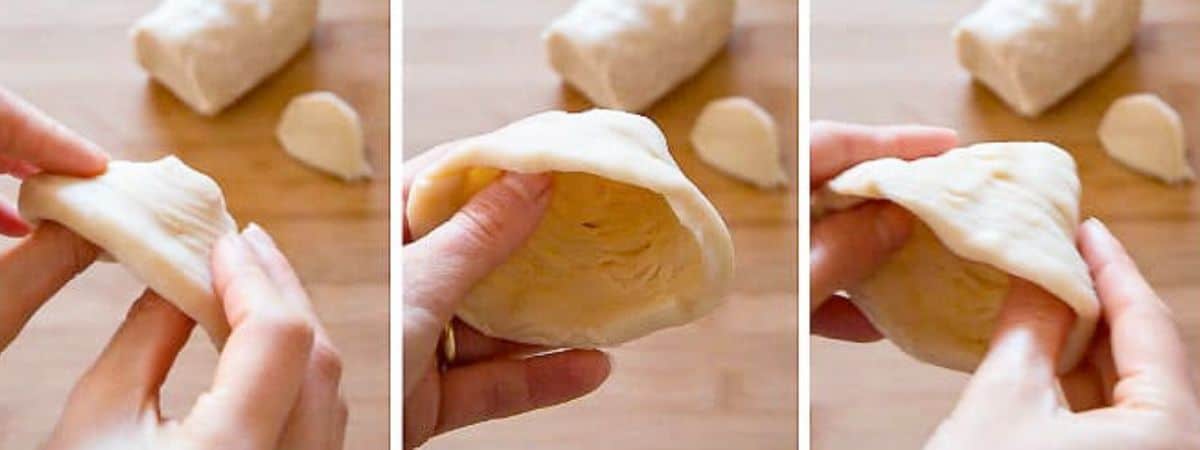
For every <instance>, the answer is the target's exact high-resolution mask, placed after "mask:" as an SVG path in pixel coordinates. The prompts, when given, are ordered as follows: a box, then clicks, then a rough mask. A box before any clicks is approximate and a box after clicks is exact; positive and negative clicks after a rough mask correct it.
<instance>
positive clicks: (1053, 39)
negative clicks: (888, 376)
mask: <svg viewBox="0 0 1200 450" xmlns="http://www.w3.org/2000/svg"><path fill="white" fill-rule="evenodd" d="M1141 14H1142V0H987V1H986V2H984V3H983V6H981V7H980V8H979V9H978V10H976V11H975V12H973V13H971V15H969V16H967V17H965V18H963V19H962V21H960V22H959V23H958V25H957V26H956V27H955V28H954V44H955V47H956V48H957V52H958V61H959V64H961V65H962V66H963V67H964V68H965V69H967V70H968V71H970V72H971V75H972V76H974V77H975V78H976V79H978V80H979V81H980V82H982V83H983V84H985V85H987V87H989V88H991V89H992V91H993V92H995V93H996V95H997V96H999V97H1000V98H1001V99H1002V100H1004V101H1005V102H1007V103H1008V104H1009V106H1011V107H1012V108H1013V109H1014V110H1016V111H1017V113H1019V114H1021V115H1023V116H1027V117H1036V116H1038V115H1039V114H1041V113H1042V112H1043V111H1045V110H1046V109H1047V108H1049V107H1051V106H1053V105H1054V104H1055V103H1058V102H1059V101H1060V100H1062V99H1063V98H1064V97H1066V96H1067V95H1069V94H1070V93H1071V92H1073V91H1074V90H1075V89H1076V88H1078V87H1079V86H1081V85H1083V84H1084V82H1086V81H1087V80H1088V79H1090V78H1092V77H1094V76H1096V75H1097V74H1099V73H1100V72H1102V71H1104V69H1105V68H1106V67H1108V65H1109V64H1110V63H1112V61H1113V60H1114V59H1116V58H1117V56H1118V55H1120V54H1121V52H1122V51H1124V50H1125V48H1126V47H1129V43H1130V42H1132V41H1133V36H1134V34H1135V33H1136V31H1137V28H1138V23H1139V21H1140V19H1141Z"/></svg>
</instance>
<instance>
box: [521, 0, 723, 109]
mask: <svg viewBox="0 0 1200 450" xmlns="http://www.w3.org/2000/svg"><path fill="white" fill-rule="evenodd" d="M735 6H736V5H735V3H734V0H580V1H579V2H578V3H576V4H575V6H574V7H573V8H571V10H570V11H569V12H567V13H566V14H564V15H563V16H562V17H559V18H558V19H556V20H555V21H554V22H553V23H551V24H550V26H549V27H547V28H546V31H545V32H544V33H543V34H542V39H543V40H544V41H545V42H546V53H547V55H548V56H549V59H550V65H551V66H553V67H554V70H555V71H557V72H558V73H559V75H561V76H562V78H563V79H564V80H566V82H567V83H570V84H571V85H572V86H574V87H575V89H578V90H579V91H580V92H582V93H583V94H584V95H585V96H587V98H588V99H590V100H591V101H592V103H594V104H595V105H596V106H599V107H602V108H611V109H620V110H624V111H630V112H638V111H642V110H644V109H646V108H648V107H650V105H651V104H653V103H654V102H655V101H657V100H658V99H659V98H661V97H662V96H664V95H666V94H667V93H668V92H670V91H671V90H672V89H674V88H675V86H677V85H679V83H681V82H683V81H684V80H686V79H688V78H690V77H691V76H692V75H694V74H696V72H699V71H700V69H701V68H702V67H704V65H705V64H706V63H707V62H708V61H709V60H710V59H712V58H713V56H715V55H716V54H717V52H719V51H720V50H721V48H722V47H724V46H725V41H726V40H728V39H729V34H730V32H731V31H732V29H733V14H734V7H735Z"/></svg>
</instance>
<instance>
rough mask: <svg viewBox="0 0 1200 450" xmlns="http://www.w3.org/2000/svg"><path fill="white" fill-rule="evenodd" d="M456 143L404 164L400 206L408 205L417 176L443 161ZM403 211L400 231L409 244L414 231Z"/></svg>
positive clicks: (442, 146)
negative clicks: (440, 160)
mask: <svg viewBox="0 0 1200 450" xmlns="http://www.w3.org/2000/svg"><path fill="white" fill-rule="evenodd" d="M456 143H457V142H449V143H445V144H442V145H439V146H437V147H434V148H432V149H430V150H428V151H426V152H425V153H421V154H420V155H417V156H416V157H414V158H412V159H409V160H408V161H404V164H403V166H404V167H403V170H404V184H403V185H402V186H401V188H400V204H401V205H407V204H408V191H409V189H410V188H411V187H412V183H413V180H416V179H417V176H418V175H420V174H421V172H423V171H424V170H425V169H426V168H428V167H429V165H430V164H433V162H434V161H437V160H439V159H442V157H443V156H445V155H446V153H448V152H449V151H450V149H451V148H452V147H454V144H456ZM401 211H402V213H401V214H400V229H401V230H402V232H403V233H404V235H403V239H404V240H403V241H402V242H403V243H404V244H407V243H409V242H411V241H412V231H411V230H409V228H408V214H407V212H404V209H403V208H402V209H401Z"/></svg>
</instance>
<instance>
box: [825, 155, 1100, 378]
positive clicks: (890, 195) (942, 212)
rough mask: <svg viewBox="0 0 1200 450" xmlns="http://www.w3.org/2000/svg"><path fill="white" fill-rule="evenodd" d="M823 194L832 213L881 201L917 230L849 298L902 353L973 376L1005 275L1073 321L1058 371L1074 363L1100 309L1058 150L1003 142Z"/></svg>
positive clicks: (857, 174) (883, 172) (869, 170)
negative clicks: (1032, 287) (904, 214)
mask: <svg viewBox="0 0 1200 450" xmlns="http://www.w3.org/2000/svg"><path fill="white" fill-rule="evenodd" d="M947 174H952V175H951V176H947ZM826 189H827V190H826V191H825V192H822V193H821V196H822V197H820V200H819V201H820V202H822V203H825V204H826V205H833V208H834V209H843V208H847V207H850V206H852V205H853V204H855V203H857V202H861V201H863V200H864V199H884V200H890V201H892V202H895V203H897V204H899V205H900V206H902V207H904V208H905V209H907V210H909V211H910V212H912V213H913V214H914V215H916V217H917V218H919V219H920V220H919V222H920V224H918V225H917V226H916V227H915V231H914V232H913V234H912V235H911V237H910V238H909V240H908V242H907V244H905V246H904V247H903V248H902V249H901V250H900V251H899V252H898V253H896V254H895V255H894V256H893V257H892V258H891V259H890V260H889V261H888V262H887V263H886V264H885V265H884V266H883V267H882V268H880V269H879V270H878V271H877V272H876V273H875V274H874V275H872V276H871V277H870V278H869V279H868V280H867V281H866V282H864V283H862V284H861V285H860V286H858V287H857V288H855V289H853V290H851V291H850V295H851V299H852V300H853V301H854V303H855V304H856V305H857V306H858V307H859V308H860V309H861V310H862V311H863V312H864V314H866V316H867V317H868V318H869V319H870V320H871V323H872V324H874V325H875V326H876V327H877V328H878V329H879V330H880V331H881V332H883V333H884V334H885V335H886V336H887V337H888V339H889V340H891V341H892V342H893V343H895V344H896V345H897V346H898V347H900V348H901V349H902V350H904V351H905V352H907V353H909V354H911V355H913V356H914V357H916V358H918V359H920V360H923V361H926V362H929V363H932V364H936V365H939V366H943V367H947V368H950V369H955V370H960V371H967V372H970V371H973V370H974V368H975V367H976V366H977V365H978V364H979V362H980V361H981V360H982V358H983V356H984V355H985V354H986V352H987V346H988V342H989V339H990V337H991V335H992V330H993V327H994V324H995V320H996V317H997V314H998V312H999V310H1000V307H1001V305H1002V303H1003V300H1004V298H1005V296H1006V295H1007V293H1008V290H1009V289H1008V288H1009V284H1010V282H1009V277H1008V275H1010V274H1011V275H1014V276H1017V277H1020V278H1023V279H1026V280H1029V281H1031V282H1033V283H1035V284H1037V285H1039V286H1041V287H1042V288H1043V289H1045V290H1046V291H1048V292H1050V293H1051V294H1054V295H1055V296H1056V297H1058V299H1059V300H1061V301H1063V302H1064V303H1066V304H1067V305H1068V306H1070V307H1071V309H1072V310H1074V311H1075V314H1076V319H1075V322H1074V325H1073V327H1072V329H1071V331H1070V334H1069V335H1068V340H1067V343H1066V345H1065V347H1064V349H1063V352H1062V354H1061V359H1060V360H1059V370H1060V371H1065V370H1068V369H1070V368H1072V367H1074V366H1075V364H1076V363H1077V362H1078V361H1079V359H1080V358H1081V357H1082V356H1083V354H1084V352H1085V351H1086V349H1087V345H1088V342H1089V341H1090V340H1091V336H1092V334H1093V332H1094V330H1095V327H1096V322H1097V320H1098V319H1099V301H1098V300H1097V297H1096V293H1095V290H1094V289H1093V286H1092V281H1091V277H1090V275H1089V273H1088V267H1087V264H1086V263H1085V262H1084V261H1083V258H1082V256H1080V254H1079V252H1078V251H1077V250H1076V248H1075V233H1076V229H1077V227H1078V224H1079V196H1080V183H1079V178H1078V176H1077V175H1076V173H1075V162H1074V160H1072V159H1071V156H1070V155H1069V154H1067V153H1066V152H1065V151H1063V150H1062V149H1060V148H1058V147H1056V146H1054V145H1051V144H1047V143H1035V142H1003V143H986V144H978V145H973V146H970V147H965V148H960V149H956V150H951V151H949V152H947V153H945V154H943V155H941V156H937V157H930V158H923V159H919V160H915V161H902V160H899V159H894V158H889V159H880V160H874V161H869V162H865V163H862V164H860V165H858V166H855V167H853V168H851V169H850V170H848V171H846V172H844V173H842V174H841V175H839V176H838V177H837V178H835V179H834V180H833V181H831V182H830V183H829V184H828V185H827V187H826Z"/></svg>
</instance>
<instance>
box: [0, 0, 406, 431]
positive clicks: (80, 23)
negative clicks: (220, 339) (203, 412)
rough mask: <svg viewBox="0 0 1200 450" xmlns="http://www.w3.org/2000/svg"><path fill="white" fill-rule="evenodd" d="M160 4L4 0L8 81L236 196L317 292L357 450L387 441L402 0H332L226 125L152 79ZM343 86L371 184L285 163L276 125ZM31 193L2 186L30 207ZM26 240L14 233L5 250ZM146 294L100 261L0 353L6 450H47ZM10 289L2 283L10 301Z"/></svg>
mask: <svg viewBox="0 0 1200 450" xmlns="http://www.w3.org/2000/svg"><path fill="white" fill-rule="evenodd" d="M156 3H157V2H156V0H136V1H134V0H106V1H87V2H78V1H73V0H46V1H36V2H31V1H22V0H0V10H3V11H4V13H3V14H0V85H3V86H5V87H7V88H9V89H11V90H13V91H14V92H16V93H17V94H19V95H21V96H23V97H24V98H26V99H28V100H29V101H30V102H32V103H34V104H35V105H37V106H39V107H41V108H42V109H43V110H45V111H46V112H48V113H49V114H50V115H51V116H53V117H55V118H57V119H59V120H60V121H62V122H63V123H65V124H66V125H68V126H70V127H72V128H74V129H75V130H77V131H79V132H80V133H81V134H83V135H85V136H87V137H90V138H91V139H93V140H95V141H96V142H98V143H99V144H100V145H102V146H103V147H104V148H106V149H107V150H108V151H109V152H111V153H112V154H113V155H114V156H115V157H116V158H121V159H134V160H149V159H157V158H159V157H162V156H165V155H168V154H172V153H173V154H175V155H178V156H179V157H180V158H181V159H183V160H184V161H185V162H187V163H188V164H190V165H192V166H193V167H195V168H197V169H198V170H200V171H202V172H205V173H207V174H209V175H211V176H212V177H213V178H214V179H216V181H217V182H218V183H219V184H220V185H221V187H222V188H223V189H224V192H225V195H226V198H227V199H228V203H229V207H230V210H231V212H232V213H233V215H234V216H235V217H236V218H237V219H238V221H239V223H240V224H243V225H244V224H246V223H249V222H251V221H253V222H257V223H259V224H261V225H262V226H263V227H264V228H266V229H267V231H268V232H271V233H272V234H273V235H274V236H275V238H276V240H277V241H278V242H279V245H280V246H281V247H282V249H283V251H284V253H286V254H287V255H288V256H289V257H290V258H291V261H292V263H293V265H294V266H295V268H296V269H297V271H298V272H299V275H300V277H301V279H302V280H303V281H304V283H305V285H306V286H307V288H308V290H309V293H310V294H311V296H312V300H313V302H314V303H315V304H316V308H317V310H318V313H319V314H320V316H321V318H322V319H323V321H324V322H325V324H326V325H327V327H328V328H329V331H330V333H331V335H332V338H333V340H334V342H335V343H336V344H337V346H338V347H339V348H340V350H341V351H342V354H343V357H344V363H345V371H344V380H343V390H344V392H345V395H346V397H347V399H348V402H349V405H350V422H349V429H348V431H347V442H346V448H351V449H377V448H387V442H388V435H389V433H388V296H389V295H388V264H389V262H388V209H389V198H388V183H389V177H388V170H387V168H388V148H389V132H388V124H389V111H388V97H389V95H388V89H389V85H388V83H389V80H388V78H389V77H388V72H389V67H388V42H389V41H388V2H386V1H379V0H340V1H336V2H332V1H327V2H322V3H323V5H322V10H321V14H320V24H319V25H318V29H317V31H316V35H315V38H314V40H313V41H312V45H311V46H310V47H309V48H307V49H305V50H304V51H303V53H302V54H301V55H300V56H299V57H298V58H297V59H295V60H293V61H291V62H290V63H289V64H288V65H287V66H286V67H285V68H284V69H283V70H282V71H281V72H280V73H279V74H277V75H276V76H274V77H272V78H270V79H269V80H267V81H266V82H265V83H264V84H262V85H261V86H260V87H259V88H258V89H256V90H255V91H253V92H252V93H251V94H250V95H249V96H248V97H245V98H244V99H243V100H242V101H241V102H239V103H238V104H236V105H235V106H234V107H232V108H231V109H229V110H227V111H226V112H224V113H223V114H222V115H220V116H218V117H216V118H213V119H206V118H203V117H201V116H199V115H197V114H194V113H192V112H191V111H190V110H189V109H187V108H186V107H185V106H184V105H183V104H182V103H180V102H179V101H177V100H176V99H175V98H174V97H173V96H172V95H170V94H169V93H168V92H167V91H166V90H164V89H163V88H161V87H159V86H158V85H156V84H153V83H151V82H149V81H148V80H147V77H146V76H145V75H144V73H143V72H142V71H141V70H140V68H139V67H138V66H137V64H136V63H135V62H134V60H133V56H132V49H131V47H130V44H129V40H128V38H127V29H128V28H129V26H130V25H131V24H132V23H133V21H134V20H136V19H137V18H138V17H140V16H141V15H143V14H145V13H146V12H148V11H149V10H151V9H152V7H153V6H154V5H155V4H156ZM312 90H331V91H334V92H336V93H338V94H339V95H341V96H342V97H343V98H345V99H346V100H347V101H348V102H350V103H351V104H352V105H354V107H355V108H356V109H357V110H358V112H359V113H360V114H361V116H362V118H363V121H364V124H365V127H366V138H367V145H368V147H369V149H370V156H369V159H370V161H371V163H372V164H373V165H374V166H375V168H376V175H377V176H376V178H375V179H374V180H372V181H371V182H367V183H358V184H343V183H341V182H339V181H337V180H335V179H333V178H331V177H328V176H324V175H321V174H319V173H317V172H314V171H312V170H310V169H308V168H306V167H304V166H302V165H300V164H299V163H298V162H296V161H294V160H293V159H291V158H290V157H288V156H287V155H285V154H284V153H283V150H282V149H281V148H280V147H279V145H278V144H277V143H276V141H275V138H274V128H275V124H276V121H277V120H278V117H279V115H280V113H281V112H282V110H283V107H284V106H285V104H286V103H287V101H288V100H289V99H291V98H292V97H293V96H295V95H297V94H301V93H304V92H308V91H312ZM16 186H17V184H16V182H15V181H13V180H11V179H3V180H0V197H3V198H6V199H8V200H15V198H16V197H15V194H16ZM13 242H14V241H12V240H9V239H4V238H0V250H2V249H5V248H8V247H10V246H11V245H12V244H13ZM142 288H143V285H142V284H141V283H138V282H137V281H136V280H135V279H133V278H132V277H131V276H130V275H129V274H128V273H127V272H126V271H125V270H123V269H122V268H120V267H118V266H115V265H108V264H104V265H97V266H94V267H93V268H92V269H91V270H89V271H88V272H87V273H86V274H84V275H83V276H81V277H80V278H79V279H77V280H75V281H74V282H73V283H72V284H70V285H69V286H68V287H67V288H66V289H65V290H64V291H62V292H61V293H60V294H59V295H57V296H56V297H55V298H53V299H52V300H51V302H50V303H49V304H48V305H47V306H45V307H44V308H43V309H42V310H41V311H40V312H39V313H38V315H37V316H36V317H35V318H34V319H33V321H32V322H31V323H30V324H29V326H28V327H27V328H26V329H25V331H24V332H23V333H22V334H21V335H20V337H18V339H17V340H16V341H15V342H14V344H13V345H12V346H11V347H10V348H9V349H8V350H7V351H5V352H4V353H3V355H0V447H2V448H12V449H26V448H34V447H35V446H36V445H37V444H38V443H40V442H42V440H43V439H45V437H46V435H47V433H48V432H49V430H50V429H51V427H52V426H53V425H54V423H55V421H56V419H57V417H58V414H59V412H60V410H61V407H62V405H63V402H64V400H65V398H66V395H67V393H68V392H69V390H70V389H71V387H72V385H73V384H74V382H75V380H76V379H77V377H78V376H79V375H80V374H81V373H82V372H83V371H84V370H85V369H86V368H87V367H88V366H89V365H90V364H91V362H92V360H93V358H94V357H95V356H96V355H97V354H98V353H99V351H100V349H101V348H102V347H103V345H104V344H105V343H106V342H107V341H108V337H109V336H110V335H111V334H112V332H113V331H114V330H115V329H116V327H117V325H118V323H119V321H120V319H121V318H122V317H123V315H124V314H125V311H126V309H127V308H128V307H129V305H130V304H131V303H132V301H133V299H134V298H136V296H137V295H138V294H139V293H140V291H141V290H142ZM2 289H3V287H0V290H2ZM215 353H216V352H214V351H213V348H212V345H211V344H210V343H209V342H207V338H206V337H205V336H204V335H203V333H200V332H196V333H193V336H192V342H190V343H189V345H188V347H187V348H186V349H185V350H184V353H183V355H182V356H181V358H180V361H179V363H178V364H177V366H176V367H175V370H174V371H173V372H172V374H171V377H170V379H169V380H168V383H167V388H166V392H165V397H166V398H165V403H166V407H167V408H166V409H167V411H168V413H171V414H173V415H178V414H181V413H183V412H185V411H186V410H187V408H188V407H189V405H190V404H191V402H192V401H193V399H194V397H195V396H196V395H197V394H198V393H199V392H201V390H202V389H204V388H205V387H206V386H207V385H208V383H209V381H210V379H211V371H212V366H213V363H214V362H215V359H216V354H215Z"/></svg>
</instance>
